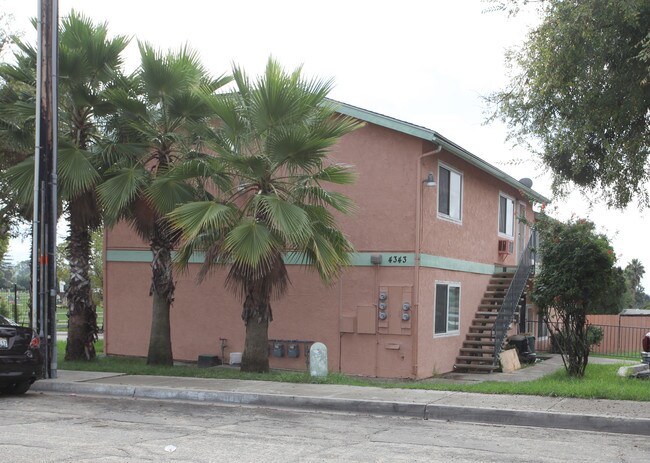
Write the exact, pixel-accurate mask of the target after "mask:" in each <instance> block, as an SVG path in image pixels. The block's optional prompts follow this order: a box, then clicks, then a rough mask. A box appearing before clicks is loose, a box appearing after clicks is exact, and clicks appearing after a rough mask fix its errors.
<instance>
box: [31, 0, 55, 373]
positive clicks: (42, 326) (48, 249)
mask: <svg viewBox="0 0 650 463" xmlns="http://www.w3.org/2000/svg"><path fill="white" fill-rule="evenodd" d="M38 2H39V4H38V19H37V35H38V37H37V63H36V79H37V80H36V135H35V153H34V155H35V163H34V164H35V166H34V210H33V216H34V217H33V222H32V252H33V254H32V305H33V306H34V307H35V310H33V311H32V313H33V315H32V326H33V327H34V328H35V329H36V330H37V332H38V335H39V337H40V339H41V345H42V346H44V353H45V356H44V363H45V368H44V370H45V371H44V376H45V378H56V376H57V355H56V294H57V293H56V289H57V288H56V261H55V259H56V255H55V252H56V223H57V219H58V210H57V174H56V172H57V144H58V95H57V84H58V56H59V53H58V44H59V40H58V31H59V27H58V24H59V5H58V0H38Z"/></svg>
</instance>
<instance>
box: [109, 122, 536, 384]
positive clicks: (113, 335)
mask: <svg viewBox="0 0 650 463" xmlns="http://www.w3.org/2000/svg"><path fill="white" fill-rule="evenodd" d="M433 148H435V146H434V145H431V144H426V143H423V142H422V140H420V139H418V138H416V137H412V136H409V135H405V134H401V133H398V132H395V131H392V130H389V129H386V128H382V127H379V126H376V125H373V124H367V125H366V126H365V127H364V128H362V129H360V130H358V131H356V132H354V133H352V134H350V135H347V136H346V137H344V138H343V139H342V140H341V141H340V143H339V144H338V145H337V146H336V148H335V150H334V152H333V153H332V158H333V159H334V160H335V161H337V162H345V163H348V164H352V165H354V166H355V168H356V171H357V172H358V176H359V178H358V181H357V182H356V183H355V184H354V185H350V186H345V187H340V188H339V190H340V191H343V192H345V193H347V194H348V195H350V196H351V197H352V198H353V199H354V200H355V202H356V204H357V207H358V209H357V212H356V213H355V214H354V215H352V216H349V217H340V218H339V220H340V224H341V226H342V228H343V230H344V231H345V233H346V234H347V235H348V237H349V238H350V240H351V241H352V243H353V244H354V245H355V247H356V249H357V251H359V252H366V253H385V255H387V254H389V253H395V252H401V253H414V252H415V251H416V234H417V233H416V227H417V225H416V217H417V216H418V213H419V212H420V213H421V218H422V223H421V251H422V252H423V253H426V254H430V255H432V256H441V257H448V258H453V259H459V260H462V261H467V262H470V263H478V264H487V265H492V264H495V263H503V264H505V265H514V264H515V256H514V255H512V256H508V257H507V259H506V260H500V256H499V254H498V252H497V241H498V239H499V237H498V233H497V219H498V207H499V192H500V191H501V192H504V193H507V194H508V195H510V196H513V197H515V198H516V199H523V198H521V195H520V194H519V192H518V191H517V189H516V188H512V187H510V186H508V185H507V184H505V183H504V182H501V181H499V180H497V179H496V178H494V177H492V176H490V175H488V174H486V173H484V172H483V171H481V170H479V169H477V168H476V167H474V166H472V165H470V164H468V163H466V162H465V161H462V160H461V159H459V158H457V157H455V156H454V155H452V154H450V153H447V152H445V151H442V152H441V153H439V154H436V155H434V156H430V157H427V158H425V159H424V160H423V161H422V163H423V165H422V169H421V172H425V173H426V172H428V171H433V172H434V173H436V176H437V167H438V162H439V161H442V162H444V163H445V164H446V165H448V166H451V167H453V168H454V169H457V170H459V171H461V172H462V173H463V219H462V224H456V223H451V222H449V221H445V220H441V219H439V218H438V217H437V188H426V187H424V186H423V185H422V179H421V178H418V177H417V172H418V169H417V166H418V162H419V161H418V159H419V156H420V155H421V154H422V153H423V152H427V151H431V150H432V149H433ZM419 188H421V194H422V196H421V204H420V207H421V211H418V210H417V209H418V207H417V205H418V198H417V196H418V194H419V192H418V189H419ZM526 211H527V215H528V216H529V219H531V220H532V208H531V207H530V204H528V205H527V209H526ZM515 227H516V228H517V226H515ZM526 238H527V236H526ZM105 240H106V249H107V250H108V251H111V250H134V249H141V250H146V249H147V245H146V243H143V242H142V241H141V240H140V239H139V238H137V237H136V236H135V235H134V234H133V233H132V232H131V230H130V229H129V228H128V226H126V225H123V224H122V225H119V226H117V227H115V228H113V229H112V230H110V231H108V232H107V233H106V238H105ZM515 253H516V251H515ZM384 263H385V262H384ZM197 271H198V265H192V266H191V267H190V269H189V271H188V273H187V274H183V275H178V276H177V280H178V282H177V287H176V299H175V303H174V306H173V308H172V345H173V351H174V357H175V358H177V359H182V360H196V358H197V356H198V355H200V354H217V355H219V354H220V338H226V339H227V341H226V343H227V348H226V359H228V356H229V353H230V352H240V351H241V350H242V349H243V345H244V326H243V323H242V321H241V318H240V313H241V302H240V301H238V300H237V298H235V297H234V296H233V295H232V294H229V293H228V292H226V291H225V290H224V289H223V281H224V276H225V270H224V271H221V272H216V273H215V274H213V275H212V276H211V277H209V278H208V279H207V280H206V281H204V282H203V283H202V284H201V285H200V286H198V287H197V286H196V284H195V275H196V273H197ZM289 271H290V276H291V280H292V283H293V284H292V286H291V287H290V289H289V291H288V293H287V294H286V295H285V297H283V298H282V299H281V300H279V301H275V302H274V304H273V316H274V320H273V322H272V323H271V325H270V329H269V338H271V339H282V340H287V341H289V340H304V341H320V342H324V343H325V344H326V345H327V346H328V351H329V367H330V369H331V370H333V371H343V372H346V373H351V374H362V375H369V376H381V377H419V378H423V377H429V376H431V375H433V374H437V373H443V372H447V371H450V370H451V369H452V368H453V363H454V360H455V357H456V355H458V350H459V348H460V346H461V344H462V340H463V339H464V337H465V333H466V330H467V327H468V326H469V324H470V322H471V319H472V318H473V316H474V313H475V312H476V310H477V307H478V304H479V302H480V299H481V297H482V295H483V292H484V291H485V286H486V284H487V281H488V279H489V275H487V274H483V273H473V272H468V271H452V270H444V269H440V268H428V267H420V268H419V270H418V268H417V267H416V266H414V265H408V266H384V265H382V266H370V265H367V264H364V265H360V266H354V267H351V268H349V269H347V270H346V271H345V272H344V273H343V275H342V277H341V279H340V280H339V281H338V282H337V283H336V284H334V285H333V286H331V287H329V288H325V287H324V286H323V285H322V284H321V283H320V281H319V279H318V277H317V275H316V274H314V273H312V272H309V271H306V270H304V269H301V268H300V267H297V266H290V267H289ZM436 281H449V282H457V283H460V285H461V309H460V331H459V333H458V334H453V335H446V336H434V334H433V333H434V328H433V320H434V318H433V317H434V289H435V282H436ZM149 285H150V266H149V264H148V263H142V262H137V263H133V262H117V261H112V260H109V261H108V262H107V263H106V267H105V304H106V308H105V319H106V322H105V324H106V325H105V328H106V334H105V339H106V352H107V353H108V354H117V355H134V356H144V355H146V352H147V346H148V340H149V329H150V321H151V304H152V301H151V298H150V297H149ZM380 290H382V291H387V293H388V294H389V298H388V301H387V303H388V309H387V313H388V314H389V318H388V320H387V321H385V322H381V321H379V320H378V318H377V303H378V294H379V291H380ZM404 302H409V303H411V304H412V305H413V308H412V310H411V316H412V318H411V320H409V321H402V320H401V313H402V310H401V307H402V304H403V303H404ZM270 359H271V366H272V367H274V368H290V369H304V368H305V360H304V356H303V352H302V351H301V355H300V357H299V358H298V359H289V358H286V357H283V358H275V357H271V358H270Z"/></svg>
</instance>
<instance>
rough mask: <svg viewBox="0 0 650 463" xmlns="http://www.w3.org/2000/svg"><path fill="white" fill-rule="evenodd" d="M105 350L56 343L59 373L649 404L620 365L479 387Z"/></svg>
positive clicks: (641, 384) (646, 384)
mask: <svg viewBox="0 0 650 463" xmlns="http://www.w3.org/2000/svg"><path fill="white" fill-rule="evenodd" d="M103 347H104V344H103V342H102V341H98V342H97V343H96V344H95V348H96V349H97V352H98V354H99V355H98V357H97V358H96V359H95V360H93V361H91V362H66V361H65V360H64V356H65V341H59V342H58V353H59V368H60V369H61V370H86V371H106V372H115V373H126V374H129V375H156V376H183V377H195V378H218V379H245V380H261V381H282V382H289V383H313V384H347V385H352V386H375V387H384V388H404V389H430V390H440V391H460V392H476V393H483V394H521V395H540V396H548V397H577V398H583V399H617V400H638V401H650V381H643V380H635V379H627V378H620V377H618V376H617V375H616V371H617V370H618V368H619V367H620V366H621V365H588V366H587V371H586V374H585V377H584V378H582V379H574V378H570V377H568V376H567V374H566V373H565V371H564V370H563V369H561V370H558V371H556V372H555V373H552V374H549V375H547V376H545V377H543V378H541V379H538V380H535V381H528V382H523V383H522V382H518V383H515V382H512V383H510V382H495V381H486V382H483V383H477V384H453V383H451V384H450V383H449V382H441V381H436V380H435V379H430V380H424V381H389V380H378V379H373V378H363V377H356V376H347V375H344V374H341V373H332V374H330V375H328V377H327V378H312V377H311V376H309V374H308V373H307V372H289V371H272V372H271V373H268V374H256V373H242V372H240V371H239V370H238V369H234V368H197V367H196V365H182V366H173V367H153V366H149V365H146V362H145V360H144V359H140V358H126V357H106V356H104V355H103Z"/></svg>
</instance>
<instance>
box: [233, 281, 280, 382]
mask: <svg viewBox="0 0 650 463" xmlns="http://www.w3.org/2000/svg"><path fill="white" fill-rule="evenodd" d="M267 288H269V286H268V285H267V284H264V282H257V283H253V284H252V285H251V286H249V287H248V288H247V291H246V293H247V294H246V300H245V301H244V310H243V311H242V319H243V320H244V323H245V324H246V342H245V345H244V353H243V355H242V361H241V371H250V372H255V373H267V372H268V371H269V323H270V322H271V321H272V320H273V316H272V312H271V304H270V302H269V300H270V294H268V290H267Z"/></svg>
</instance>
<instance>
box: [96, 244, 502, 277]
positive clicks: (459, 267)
mask: <svg viewBox="0 0 650 463" xmlns="http://www.w3.org/2000/svg"><path fill="white" fill-rule="evenodd" d="M372 256H381V264H379V266H380V267H413V266H414V265H415V254H414V253H412V252H357V253H354V254H353V255H352V266H353V267H372V266H373V265H374V264H372V262H371V258H372ZM203 259H204V254H203V253H194V254H193V255H192V257H191V258H190V263H192V264H200V263H202V262H203ZM106 260H107V261H108V262H147V263H148V262H151V251H144V250H130V249H129V250H127V249H109V250H107V251H106ZM284 262H285V263H286V264H287V265H301V264H303V263H305V261H304V259H303V255H302V254H301V253H298V252H288V253H287V254H286V255H285V256H284ZM420 265H421V266H422V267H426V268H437V269H442V270H454V271H458V272H469V273H481V274H492V273H494V270H495V267H494V265H493V264H484V263H481V262H472V261H468V260H461V259H453V258H451V257H442V256H432V255H430V254H422V255H421V260H420Z"/></svg>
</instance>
